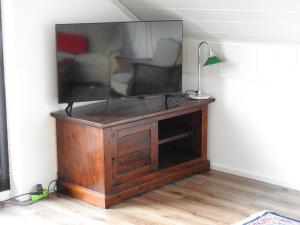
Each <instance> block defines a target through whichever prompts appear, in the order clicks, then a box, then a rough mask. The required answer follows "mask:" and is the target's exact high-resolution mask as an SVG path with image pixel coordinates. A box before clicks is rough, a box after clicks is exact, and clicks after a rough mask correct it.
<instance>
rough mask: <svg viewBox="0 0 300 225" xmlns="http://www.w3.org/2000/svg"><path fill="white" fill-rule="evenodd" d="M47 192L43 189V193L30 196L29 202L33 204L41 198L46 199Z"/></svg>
mask: <svg viewBox="0 0 300 225" xmlns="http://www.w3.org/2000/svg"><path fill="white" fill-rule="evenodd" d="M48 194H49V193H48V190H47V189H43V192H42V193H34V194H31V201H33V202H37V201H39V200H41V199H43V198H46V197H47V196H48Z"/></svg>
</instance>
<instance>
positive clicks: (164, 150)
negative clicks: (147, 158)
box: [158, 144, 200, 169]
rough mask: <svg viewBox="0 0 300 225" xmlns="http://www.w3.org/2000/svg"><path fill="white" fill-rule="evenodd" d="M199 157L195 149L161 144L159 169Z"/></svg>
mask: <svg viewBox="0 0 300 225" xmlns="http://www.w3.org/2000/svg"><path fill="white" fill-rule="evenodd" d="M199 157H200V156H197V154H196V152H195V150H194V149H188V148H182V147H180V146H176V145H172V144H163V145H160V146H159V156H158V159H159V160H158V169H165V168H168V167H171V166H175V165H178V164H180V163H183V162H186V161H189V160H193V159H196V158H199Z"/></svg>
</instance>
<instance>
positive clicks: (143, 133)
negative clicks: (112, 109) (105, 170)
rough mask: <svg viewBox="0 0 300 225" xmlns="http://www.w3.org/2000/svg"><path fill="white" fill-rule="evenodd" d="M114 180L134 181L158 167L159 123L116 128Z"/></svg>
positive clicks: (114, 138)
mask: <svg viewBox="0 0 300 225" xmlns="http://www.w3.org/2000/svg"><path fill="white" fill-rule="evenodd" d="M111 139H112V141H111V143H112V144H111V152H112V168H113V171H112V181H113V185H118V184H122V183H126V182H128V181H132V180H134V179H135V178H137V177H140V176H143V175H145V174H148V173H150V172H152V171H153V170H155V169H156V168H157V123H156V122H154V123H148V124H143V125H138V126H134V127H129V128H123V129H120V130H115V131H114V132H113V133H112V138H111Z"/></svg>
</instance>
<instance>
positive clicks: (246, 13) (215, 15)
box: [120, 0, 300, 43]
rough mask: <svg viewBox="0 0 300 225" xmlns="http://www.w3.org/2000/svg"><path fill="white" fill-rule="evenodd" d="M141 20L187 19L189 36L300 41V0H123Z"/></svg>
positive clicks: (211, 38)
mask: <svg viewBox="0 0 300 225" xmlns="http://www.w3.org/2000/svg"><path fill="white" fill-rule="evenodd" d="M120 2H121V3H122V4H124V5H125V6H126V7H127V8H128V9H129V10H130V11H132V12H133V13H134V14H135V15H136V16H137V17H138V18H140V19H141V20H160V19H161V20H165V19H183V20H184V33H185V37H190V38H197V39H210V40H219V41H222V40H232V41H246V42H283V43H287V42H298V43H299V42H300V2H299V0H120Z"/></svg>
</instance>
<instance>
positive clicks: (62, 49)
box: [56, 20, 183, 103]
mask: <svg viewBox="0 0 300 225" xmlns="http://www.w3.org/2000/svg"><path fill="white" fill-rule="evenodd" d="M182 33H183V31H182V21H180V20H175V21H173V20H172V21H151V22H109V23H89V24H88V23H81V24H57V25H56V48H57V73H58V92H59V102H60V103H71V102H80V101H94V100H104V99H108V98H115V97H126V96H144V95H156V94H167V93H176V92H181V89H182V84H181V80H182Z"/></svg>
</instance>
